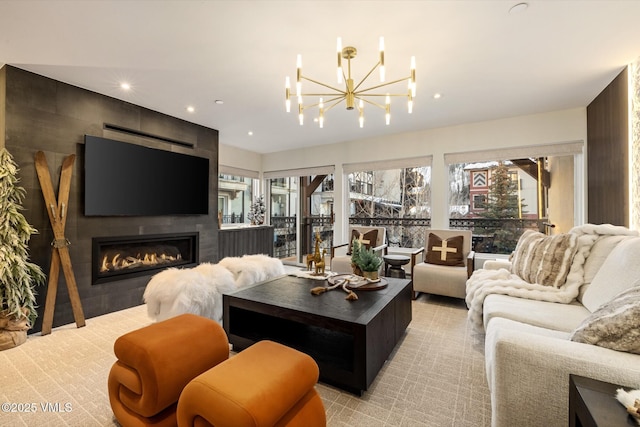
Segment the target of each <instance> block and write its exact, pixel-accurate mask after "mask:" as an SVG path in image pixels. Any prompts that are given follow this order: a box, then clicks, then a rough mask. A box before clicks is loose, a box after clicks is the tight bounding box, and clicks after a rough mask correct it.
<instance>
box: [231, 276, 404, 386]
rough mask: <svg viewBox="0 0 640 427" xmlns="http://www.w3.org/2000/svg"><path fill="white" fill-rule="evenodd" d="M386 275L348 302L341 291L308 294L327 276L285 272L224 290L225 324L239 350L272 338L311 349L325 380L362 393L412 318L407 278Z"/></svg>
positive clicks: (307, 351)
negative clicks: (373, 287)
mask: <svg viewBox="0 0 640 427" xmlns="http://www.w3.org/2000/svg"><path fill="white" fill-rule="evenodd" d="M386 280H387V281H388V282H389V285H388V286H387V287H385V288H384V289H380V290H376V291H362V290H361V291H357V290H356V293H357V295H358V300H357V301H347V300H346V299H345V297H346V293H345V292H343V291H342V290H341V289H335V290H332V291H329V292H325V293H323V294H321V295H312V294H311V292H310V291H311V288H314V287H316V286H323V285H326V282H322V281H318V280H311V279H303V278H297V277H291V276H282V277H279V278H276V279H274V280H271V281H267V282H263V283H261V284H257V285H255V286H252V287H249V288H245V289H242V290H239V291H236V292H233V293H231V294H228V295H227V294H225V295H223V305H224V316H223V317H224V320H223V324H224V329H225V331H226V332H227V335H228V337H229V342H230V343H231V344H233V348H234V350H238V351H240V350H243V349H245V348H247V347H249V346H250V345H252V344H253V343H255V342H257V341H260V340H264V339H269V340H272V341H276V342H279V343H282V344H285V345H288V346H290V347H293V348H295V349H298V350H300V351H302V352H304V353H307V354H309V355H310V356H311V357H313V358H314V360H315V361H316V363H317V364H318V366H319V368H320V380H321V381H323V382H326V383H328V384H331V385H334V386H336V387H340V388H342V389H344V390H347V391H349V392H352V393H355V394H358V395H359V394H360V393H361V392H362V391H363V390H367V389H368V388H369V386H370V385H371V383H372V382H373V380H374V379H375V377H376V375H377V374H378V372H379V371H380V368H382V365H383V364H384V362H385V361H386V360H387V358H388V357H389V355H390V354H391V352H392V351H393V349H394V348H395V346H396V344H397V343H398V341H399V340H400V338H402V336H403V335H404V332H405V330H406V328H407V326H408V325H409V322H411V294H412V287H411V283H410V281H409V280H403V279H392V278H386Z"/></svg>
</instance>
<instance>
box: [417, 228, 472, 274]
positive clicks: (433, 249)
mask: <svg viewBox="0 0 640 427" xmlns="http://www.w3.org/2000/svg"><path fill="white" fill-rule="evenodd" d="M463 243H464V237H462V236H454V237H449V238H448V239H442V238H440V237H439V236H437V235H436V234H434V233H429V242H428V244H427V254H426V255H425V259H424V262H426V263H428V264H437V265H449V266H459V267H464V266H465V263H464V257H463V250H462V244H463Z"/></svg>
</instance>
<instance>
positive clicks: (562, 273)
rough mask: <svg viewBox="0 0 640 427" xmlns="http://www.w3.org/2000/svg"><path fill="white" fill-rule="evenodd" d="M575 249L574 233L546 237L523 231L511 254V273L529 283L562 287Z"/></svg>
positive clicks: (576, 247) (575, 238)
mask: <svg viewBox="0 0 640 427" xmlns="http://www.w3.org/2000/svg"><path fill="white" fill-rule="evenodd" d="M577 249H578V236H577V235H575V234H574V233H566V234H558V235H555V236H547V235H545V234H542V233H540V232H537V231H533V230H526V231H525V232H524V233H522V236H520V239H519V240H518V244H517V245H516V249H515V251H514V253H513V259H512V264H511V272H512V273H513V274H516V275H518V276H519V277H520V278H521V279H522V280H524V281H526V282H528V283H537V284H539V285H544V286H553V287H554V288H559V287H561V286H562V285H563V284H564V282H566V280H567V274H568V273H569V269H570V268H571V263H572V262H573V257H574V255H575V254H576V251H577Z"/></svg>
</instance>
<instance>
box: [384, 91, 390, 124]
mask: <svg viewBox="0 0 640 427" xmlns="http://www.w3.org/2000/svg"><path fill="white" fill-rule="evenodd" d="M384 120H385V123H386V125H387V126H389V123H391V97H390V96H389V94H387V96H386V98H385V105H384Z"/></svg>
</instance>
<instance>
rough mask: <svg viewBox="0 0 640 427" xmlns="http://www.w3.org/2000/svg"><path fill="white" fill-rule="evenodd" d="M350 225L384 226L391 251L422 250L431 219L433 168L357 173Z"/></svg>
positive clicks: (350, 178)
mask: <svg viewBox="0 0 640 427" xmlns="http://www.w3.org/2000/svg"><path fill="white" fill-rule="evenodd" d="M347 179H348V185H349V190H350V191H349V214H350V215H349V223H350V224H353V225H371V226H384V227H386V229H387V240H388V244H389V246H390V247H415V248H418V247H421V246H423V245H424V235H425V232H424V228H425V226H426V225H428V223H429V219H430V217H431V204H430V203H431V167H430V166H428V165H427V166H418V167H406V168H397V169H376V170H354V171H352V172H350V173H348V175H347Z"/></svg>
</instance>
